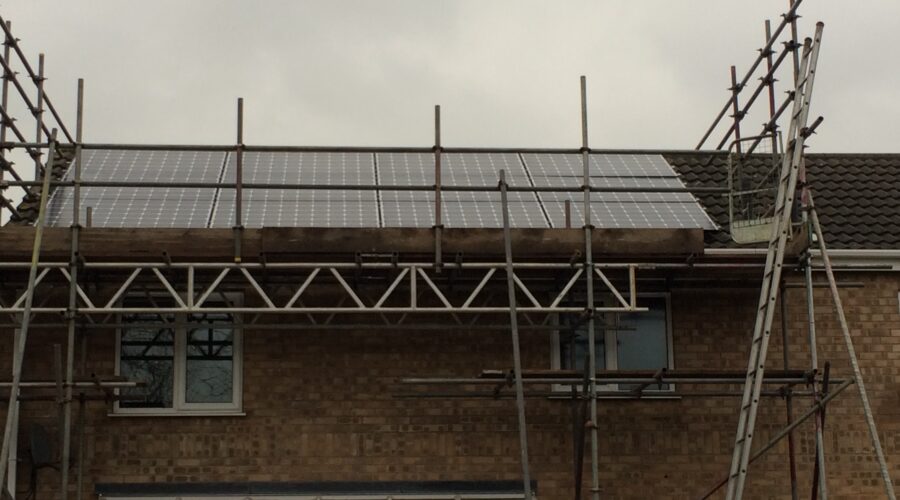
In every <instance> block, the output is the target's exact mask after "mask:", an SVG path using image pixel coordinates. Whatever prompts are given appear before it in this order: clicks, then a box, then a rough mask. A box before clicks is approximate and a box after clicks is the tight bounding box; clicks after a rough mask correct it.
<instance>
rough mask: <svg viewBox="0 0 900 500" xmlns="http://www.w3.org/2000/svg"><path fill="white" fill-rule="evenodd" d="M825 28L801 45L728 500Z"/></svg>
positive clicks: (742, 447)
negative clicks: (801, 55) (800, 56)
mask: <svg viewBox="0 0 900 500" xmlns="http://www.w3.org/2000/svg"><path fill="white" fill-rule="evenodd" d="M822 30H823V25H822V24H821V23H819V24H818V25H817V26H816V34H815V37H814V38H813V39H812V40H810V39H809V38H807V39H806V41H805V42H804V44H803V57H802V61H801V64H800V71H799V73H798V76H797V80H796V82H797V83H796V86H795V88H794V94H793V103H794V104H793V110H792V113H791V123H790V128H789V131H788V135H787V136H786V139H787V146H786V148H785V151H784V156H783V159H782V165H781V173H780V175H779V180H778V189H777V193H776V195H775V207H774V212H773V214H772V219H773V222H772V232H771V236H770V237H769V243H768V250H767V255H766V267H765V271H764V274H763V280H762V287H761V290H760V295H759V307H758V308H757V311H756V313H757V314H756V322H755V324H754V327H753V339H752V341H751V344H750V357H749V361H748V365H747V375H746V377H747V378H746V380H745V381H744V392H743V396H742V398H741V408H740V417H739V419H738V426H737V432H736V436H735V441H734V451H733V453H732V457H731V469H730V471H729V475H728V486H727V490H726V492H727V493H726V499H727V500H740V499H741V497H742V496H743V492H744V483H745V481H746V479H747V468H748V466H749V462H750V451H751V444H752V442H753V433H754V428H755V425H756V413H757V410H758V409H759V400H760V392H761V390H762V382H763V375H764V370H765V364H766V356H767V354H768V348H769V338H770V334H771V333H772V321H773V319H774V317H775V312H776V309H777V307H776V304H777V301H778V291H779V288H780V284H781V272H782V268H783V263H784V251H785V247H786V245H787V241H788V239H789V238H790V236H791V233H792V226H791V213H792V211H793V208H794V205H795V203H794V200H795V197H796V195H797V178H798V173H799V170H800V162H801V161H802V159H803V148H804V142H805V139H806V137H807V136H808V135H809V134H810V132H809V130H808V129H807V119H808V117H809V105H810V98H811V95H812V89H813V82H814V81H815V76H816V61H817V60H818V56H819V47H820V45H821V40H822Z"/></svg>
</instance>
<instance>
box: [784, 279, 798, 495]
mask: <svg viewBox="0 0 900 500" xmlns="http://www.w3.org/2000/svg"><path fill="white" fill-rule="evenodd" d="M784 292H785V288H784V283H782V284H781V293H780V294H779V295H780V296H781V298H780V301H781V346H782V349H781V351H782V358H783V362H784V370H785V371H787V370H789V369H790V367H791V364H790V357H791V356H790V349H789V348H788V347H789V343H788V338H789V336H788V325H789V324H790V323H789V321H788V304H787V296H786V295H785V293H784ZM792 390H793V389H791V387H790V386H788V387H785V392H784V409H785V413H786V422H787V425H788V427H790V425H791V424H792V423H793V422H794V401H793V399H794V398H793V394H792V393H791V391H792ZM787 445H788V472H789V473H790V478H791V500H798V498H799V496H798V495H799V493H798V492H797V461H796V452H795V447H794V433H793V432H788V435H787Z"/></svg>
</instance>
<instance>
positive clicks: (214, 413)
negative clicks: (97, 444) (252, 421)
mask: <svg viewBox="0 0 900 500" xmlns="http://www.w3.org/2000/svg"><path fill="white" fill-rule="evenodd" d="M106 416H107V417H116V418H118V417H125V418H135V417H153V418H156V417H246V416H247V414H246V413H245V412H244V411H242V410H205V411H204V410H193V411H184V410H182V411H142V412H138V411H135V412H108V413H107V414H106Z"/></svg>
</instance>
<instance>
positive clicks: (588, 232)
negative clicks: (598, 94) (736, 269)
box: [581, 76, 600, 500]
mask: <svg viewBox="0 0 900 500" xmlns="http://www.w3.org/2000/svg"><path fill="white" fill-rule="evenodd" d="M581 163H582V167H583V170H584V178H583V180H582V188H583V189H584V208H583V209H582V216H583V217H584V267H585V269H584V279H585V285H586V287H587V297H586V302H587V303H586V304H585V312H586V313H587V315H588V320H587V329H588V367H589V368H588V370H589V371H590V375H591V376H590V381H589V382H590V399H591V403H590V411H589V412H590V421H589V424H588V425H589V426H590V428H591V498H592V499H593V500H599V499H600V464H599V462H600V442H599V436H598V435H597V347H596V346H597V338H596V332H595V331H594V251H593V248H592V243H593V242H592V237H593V234H594V231H593V229H594V227H593V226H592V225H591V172H590V163H591V157H590V149H589V146H588V120H587V79H586V78H585V77H584V76H582V77H581Z"/></svg>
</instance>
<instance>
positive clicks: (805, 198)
mask: <svg viewBox="0 0 900 500" xmlns="http://www.w3.org/2000/svg"><path fill="white" fill-rule="evenodd" d="M797 178H798V179H799V183H800V185H801V186H803V189H802V190H801V192H800V199H801V203H802V206H803V210H802V211H801V217H802V219H801V220H802V223H803V227H805V228H806V232H807V234H806V238H807V243H806V258H805V261H806V265H805V269H804V281H805V283H806V320H807V325H806V329H807V336H808V338H809V355H810V365H811V369H812V370H814V371H817V370H818V369H819V353H818V349H819V346H818V339H817V338H816V306H815V299H814V294H813V277H812V255H811V254H810V252H811V251H812V248H813V245H814V241H813V237H812V234H813V229H812V224H810V221H809V184H808V182H807V179H806V161H805V160H804V161H801V162H800V171H799V173H798V174H797ZM817 385H818V384H817V383H816V381H815V380H813V381H812V384H811V388H812V392H813V397H814V398H815V401H821V399H822V396H821V395H820V393H819V390H818V388H817ZM814 423H815V443H816V461H815V465H814V466H813V491H812V495H811V498H812V500H818V499H819V497H820V496H821V498H822V500H827V499H828V481H827V476H826V475H825V429H824V423H825V422H824V419H823V413H822V410H821V409H819V410H818V411H816V417H815V419H814Z"/></svg>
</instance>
